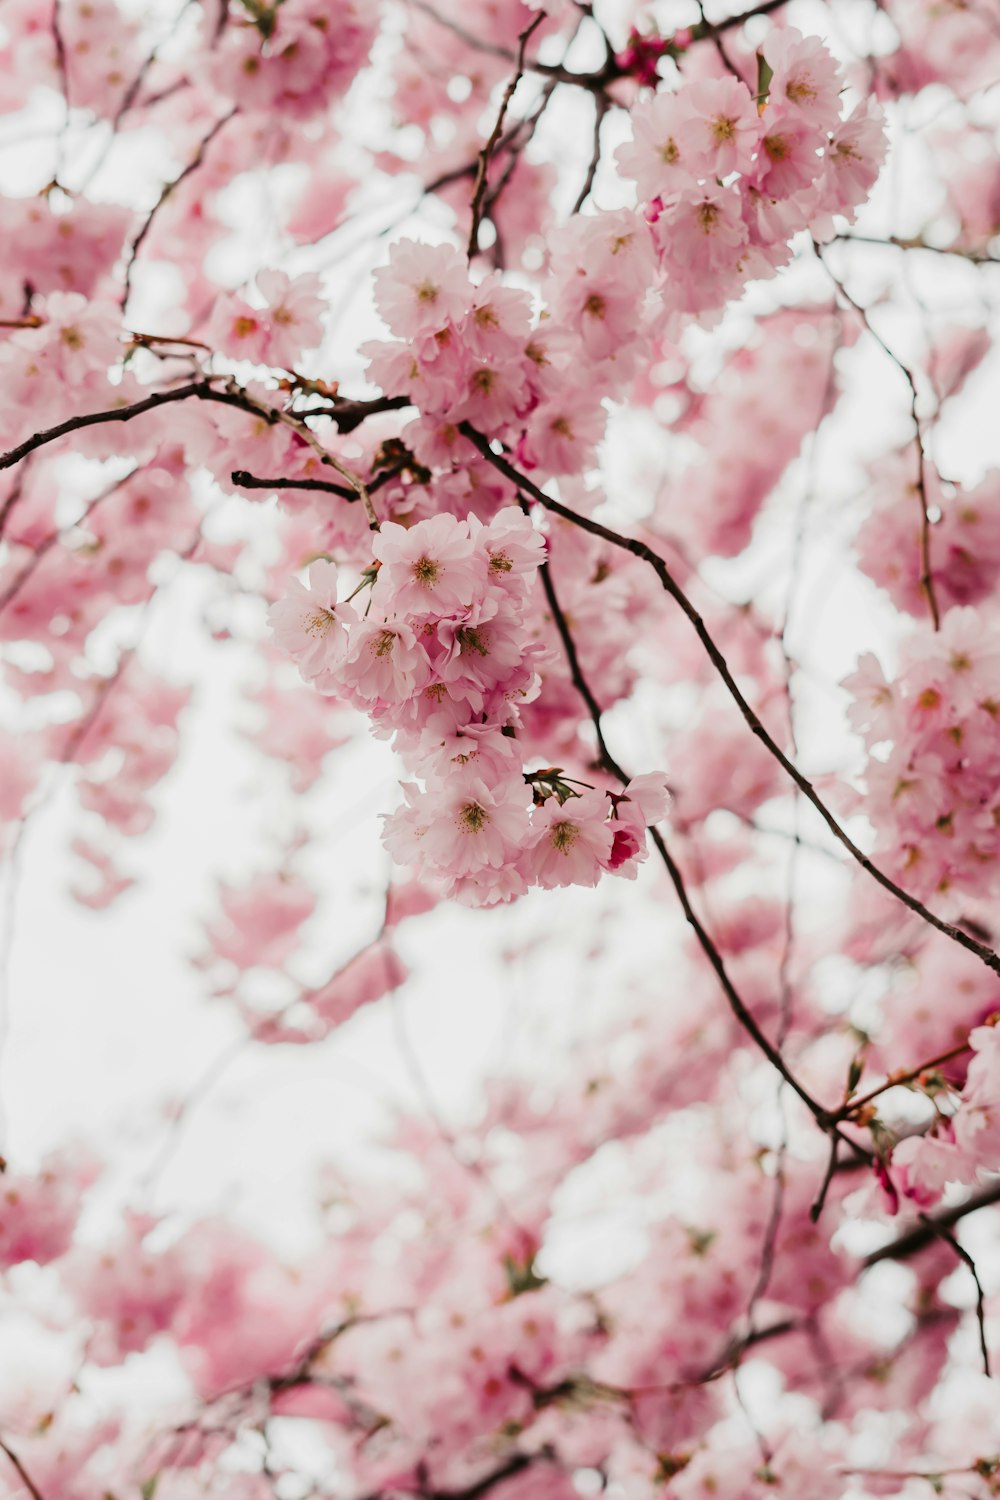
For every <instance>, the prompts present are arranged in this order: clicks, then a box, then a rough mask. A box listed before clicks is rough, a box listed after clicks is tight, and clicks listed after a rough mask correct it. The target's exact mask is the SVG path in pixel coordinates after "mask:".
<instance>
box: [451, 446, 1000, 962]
mask: <svg viewBox="0 0 1000 1500" xmlns="http://www.w3.org/2000/svg"><path fill="white" fill-rule="evenodd" d="M459 431H460V432H461V433H462V435H463V436H464V437H467V438H468V439H469V441H470V442H471V443H472V444H473V446H474V447H475V448H477V449H478V451H479V452H480V453H481V454H482V456H483V458H485V459H486V461H487V463H490V464H492V465H493V467H494V468H495V469H497V470H498V472H499V473H501V474H503V475H505V476H506V478H507V479H509V480H510V481H511V482H512V483H513V484H515V485H517V486H518V487H520V488H521V489H523V490H524V491H525V492H526V493H527V494H529V495H530V496H531V497H532V499H533V500H536V501H537V502H538V504H539V505H541V506H543V507H544V508H545V509H546V510H548V511H551V512H552V514H553V515H557V516H561V517H562V518H563V520H564V521H569V522H570V523H571V524H572V525H574V526H579V527H580V528H581V530H583V531H589V532H590V533H591V535H592V536H599V537H601V538H603V540H604V541H606V542H610V543H611V544H612V546H615V547H620V548H622V549H623V550H624V551H625V552H631V553H632V555H633V557H638V558H640V559H641V560H642V561H643V562H645V563H648V564H649V566H650V567H651V568H652V569H653V571H654V572H655V573H656V576H657V577H658V578H659V580H660V583H661V584H662V586H663V588H664V590H665V591H666V592H667V593H668V594H669V595H670V597H671V598H672V599H673V600H674V602H675V603H676V604H677V605H678V606H679V607H680V609H681V610H682V611H683V613H684V614H685V615H686V616H687V618H688V620H689V621H690V622H691V624H692V626H693V627H694V630H695V633H696V635H697V636H698V639H699V640H700V641H701V644H702V646H703V647H704V648H705V652H706V654H707V655H708V658H709V660H710V661H711V663H712V665H713V666H714V667H715V670H716V671H717V672H718V674H719V676H720V677H721V678H722V681H723V682H724V683H725V685H726V688H727V689H728V691H729V694H730V696H731V697H732V699H733V701H734V702H735V704H736V706H737V708H738V709H739V711H740V713H741V714H742V715H743V718H744V720H745V721H746V723H747V725H748V727H749V729H750V731H751V733H752V734H754V735H755V736H756V738H757V739H758V740H760V742H761V744H762V745H763V746H764V747H765V749H766V750H767V751H768V752H769V754H771V755H773V756H774V758H775V760H776V761H777V762H778V764H779V765H780V766H781V767H782V769H783V770H784V771H785V772H786V774H787V775H788V776H790V777H791V779H792V781H794V783H795V785H796V786H797V787H798V788H799V790H800V791H801V792H802V793H803V794H804V795H805V797H806V798H807V799H808V801H809V802H811V803H812V805H813V807H814V808H815V809H816V811H817V812H818V813H819V815H820V817H821V818H822V819H823V822H824V823H825V824H826V826H827V828H829V830H830V832H831V833H832V834H833V836H834V838H835V839H837V841H838V842H839V843H840V844H842V845H843V847H844V848H845V849H846V850H847V852H848V854H850V856H851V858H852V859H854V860H855V861H856V862H857V863H858V864H859V865H860V866H861V868H862V869H863V870H866V871H867V873H868V874H869V875H870V876H871V877H872V879H873V880H875V881H877V882H878V884H879V885H880V886H882V888H883V890H886V891H889V892H890V894H891V895H893V896H895V897H896V899H897V900H898V901H900V902H902V904H903V905H904V906H906V907H908V908H909V910H910V911H912V912H914V913H915V915H917V916H918V917H922V918H923V920H924V921H925V922H927V923H928V924H929V926H931V927H933V928H935V929H936V931H938V932H941V933H943V934H944V935H945V937H948V938H950V939H951V940H952V942H954V943H957V944H958V945H959V947H961V948H964V949H966V951H967V952H969V953H974V954H975V955H976V957H977V958H978V959H979V960H980V962H981V963H984V964H985V965H986V967H987V968H988V969H990V970H992V972H993V973H994V974H1000V957H998V956H997V954H996V953H994V951H993V949H992V948H988V947H987V946H986V944H985V943H981V942H979V941H978V940H977V939H976V938H973V937H970V936H969V935H968V934H967V933H965V932H963V931H962V930H961V928H959V927H955V926H953V925H952V923H950V922H945V921H944V920H943V918H941V917H939V916H936V915H935V913H934V912H932V911H931V910H930V908H929V907H927V906H925V905H924V903H923V902H922V901H920V900H919V899H918V898H917V897H916V896H911V895H910V893H909V891H905V890H903V888H902V886H899V885H897V884H896V882H895V881H894V880H892V879H891V878H890V876H888V875H886V874H885V873H884V871H882V870H880V869H879V867H878V866H877V865H876V864H874V863H873V862H872V860H870V859H869V858H868V856H867V854H864V853H863V852H862V850H861V849H859V848H858V846H857V844H856V843H855V842H854V840H853V839H852V838H851V836H850V835H849V834H848V833H847V832H846V831H845V830H844V829H843V828H842V827H841V826H840V824H839V823H838V822H837V819H836V818H835V817H834V815H833V813H832V812H831V811H830V809H829V808H828V807H827V805H826V803H825V802H824V801H823V799H822V798H821V797H820V795H819V793H818V792H817V791H816V788H815V787H814V786H813V784H812V782H811V781H810V780H809V779H808V777H806V776H804V775H803V774H802V772H801V771H800V770H799V769H798V767H797V766H796V765H795V764H794V763H793V762H792V761H790V760H789V759H788V756H787V755H786V754H785V753H784V751H783V750H782V749H781V746H780V745H779V744H778V743H777V741H776V740H775V739H774V738H773V737H772V735H771V734H769V732H768V731H767V729H766V728H765V727H764V725H763V724H762V723H761V721H760V719H759V718H758V716H757V714H756V713H755V712H754V710H753V708H752V707H751V706H750V704H749V703H748V702H747V700H746V698H745V697H744V696H743V694H742V692H741V691H740V689H739V687H738V686H737V683H736V681H735V679H734V677H733V674H732V672H730V670H729V667H728V665H727V663H726V659H725V657H724V656H723V654H722V652H721V651H720V650H719V648H718V646H717V645H716V644H715V641H714V640H713V639H712V637H711V635H710V634H709V631H708V628H707V626H706V625H705V622H704V620H703V619H702V617H701V615H700V614H699V613H698V611H697V609H695V607H694V605H693V604H692V603H691V601H690V599H689V598H688V597H687V595H686V594H685V593H684V590H683V589H682V588H681V587H680V585H679V584H678V583H677V581H676V579H675V578H674V576H673V574H672V573H671V571H670V569H669V567H668V565H667V563H666V561H665V559H664V558H662V557H661V556H660V554H659V553H658V552H654V551H653V549H652V547H649V546H647V545H646V543H645V542H641V541H639V540H638V538H637V537H630V536H623V535H622V534H621V533H620V532H617V531H613V530H612V529H611V527H610V526H603V525H602V524H601V522H600V521H594V520H592V519H591V517H590V516H585V515H581V514H580V513H579V512H578V511H575V510H571V509H570V507H569V506H568V505H563V504H562V502H561V501H559V500H555V499H553V497H552V496H551V495H547V494H546V493H545V491H544V490H541V489H539V487H538V485H537V484H535V483H534V482H533V481H532V480H531V479H529V478H528V477H527V476H526V475H524V474H522V473H520V471H519V470H517V469H516V468H515V467H514V465H513V464H512V463H511V462H510V461H509V460H508V459H507V458H505V457H504V456H503V455H502V454H500V453H495V452H494V451H493V448H492V447H491V446H490V442H489V439H488V438H486V437H484V436H483V434H482V433H481V432H479V431H478V430H477V429H476V428H475V427H472V426H471V425H470V424H469V423H468V422H460V423H459Z"/></svg>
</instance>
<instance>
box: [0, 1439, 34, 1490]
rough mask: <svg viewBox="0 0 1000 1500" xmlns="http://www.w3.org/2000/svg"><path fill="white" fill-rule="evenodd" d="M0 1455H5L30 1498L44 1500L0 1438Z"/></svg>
mask: <svg viewBox="0 0 1000 1500" xmlns="http://www.w3.org/2000/svg"><path fill="white" fill-rule="evenodd" d="M0 1453H5V1454H6V1455H7V1457H8V1459H9V1460H10V1462H11V1464H12V1465H13V1467H14V1468H15V1469H16V1470H17V1475H18V1478H19V1479H20V1481H21V1483H22V1484H23V1485H24V1487H25V1489H26V1490H27V1491H28V1494H29V1495H30V1496H31V1497H32V1500H45V1496H44V1495H43V1494H42V1492H41V1490H40V1489H39V1488H38V1486H37V1484H36V1483H35V1481H34V1480H33V1479H32V1477H31V1475H30V1474H29V1473H28V1471H27V1469H26V1468H25V1467H24V1464H23V1463H22V1462H21V1460H20V1459H19V1458H18V1456H17V1454H16V1453H15V1452H14V1450H13V1448H9V1447H8V1446H7V1444H6V1443H5V1442H4V1440H3V1438H0Z"/></svg>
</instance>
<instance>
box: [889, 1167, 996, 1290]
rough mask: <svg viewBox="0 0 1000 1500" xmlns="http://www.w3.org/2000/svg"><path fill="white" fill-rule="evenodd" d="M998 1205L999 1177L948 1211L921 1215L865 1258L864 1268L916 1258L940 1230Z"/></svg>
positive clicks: (947, 1209) (945, 1209)
mask: <svg viewBox="0 0 1000 1500" xmlns="http://www.w3.org/2000/svg"><path fill="white" fill-rule="evenodd" d="M994 1203H1000V1178H997V1179H996V1180H995V1181H994V1182H991V1183H990V1184H989V1185H988V1186H987V1187H984V1188H980V1190H979V1192H978V1193H973V1194H972V1195H971V1196H970V1197H968V1198H964V1199H963V1200H962V1202H961V1203H955V1204H953V1205H952V1206H951V1208H944V1209H941V1211H940V1212H939V1213H936V1214H933V1215H932V1214H923V1215H922V1216H921V1222H920V1223H919V1224H917V1225H915V1226H914V1227H913V1228H912V1229H907V1230H906V1231H905V1232H904V1233H903V1234H900V1235H897V1236H896V1238H895V1239H894V1240H890V1241H889V1243H888V1244H887V1245H880V1246H879V1248H878V1249H877V1250H873V1251H872V1252H871V1253H870V1254H869V1255H866V1256H865V1259H864V1266H865V1268H866V1269H867V1268H868V1267H869V1266H875V1265H878V1263H879V1261H882V1260H906V1259H908V1258H909V1256H911V1255H916V1254H917V1253H918V1252H919V1251H921V1250H926V1248H927V1246H928V1245H930V1244H931V1243H932V1242H933V1241H934V1240H935V1239H937V1238H938V1236H939V1233H940V1231H941V1230H942V1229H950V1228H951V1227H952V1225H953V1224H957V1223H958V1222H959V1220H960V1219H964V1218H967V1217H968V1215H969V1214H974V1213H978V1212H979V1210H980V1209H981V1208H989V1207H990V1206H991V1204H994Z"/></svg>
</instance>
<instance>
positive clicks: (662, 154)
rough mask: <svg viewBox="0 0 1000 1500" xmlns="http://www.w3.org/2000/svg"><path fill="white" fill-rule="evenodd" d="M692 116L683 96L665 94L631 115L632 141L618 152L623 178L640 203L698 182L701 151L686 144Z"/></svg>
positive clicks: (652, 99)
mask: <svg viewBox="0 0 1000 1500" xmlns="http://www.w3.org/2000/svg"><path fill="white" fill-rule="evenodd" d="M690 118H691V115H690V110H689V108H688V104H687V102H686V99H685V97H684V96H683V95H681V94H676V93H670V92H668V91H667V90H663V91H661V92H660V93H657V94H654V95H653V96H652V97H651V98H648V99H643V100H642V101H641V102H640V103H638V104H637V105H636V106H635V108H634V109H633V110H632V112H631V124H632V137H633V138H632V140H631V141H626V143H625V144H624V145H623V146H619V147H618V150H617V151H616V152H615V160H616V161H617V163H618V167H619V170H620V171H621V174H622V176H623V177H631V178H632V179H633V181H634V182H635V184H636V186H637V188H638V191H639V197H640V199H642V200H644V201H649V200H650V199H652V198H657V197H667V196H669V195H670V194H671V193H674V192H677V191H679V190H681V189H686V188H688V187H692V186H693V185H694V183H695V182H696V181H697V166H698V163H697V151H696V148H695V147H694V146H693V145H691V144H689V143H688V142H687V141H686V140H685V131H686V128H687V125H688V123H689V121H690Z"/></svg>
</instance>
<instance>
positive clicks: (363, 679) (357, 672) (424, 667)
mask: <svg viewBox="0 0 1000 1500" xmlns="http://www.w3.org/2000/svg"><path fill="white" fill-rule="evenodd" d="M345 667H347V668H350V672H349V674H348V672H347V671H346V670H345V671H344V672H342V673H341V680H342V682H343V686H344V690H345V691H346V692H348V693H349V694H350V696H351V697H352V698H354V699H355V700H357V699H361V700H362V701H366V700H367V701H368V702H373V701H374V702H378V700H383V701H384V702H387V703H402V702H404V701H405V700H407V699H409V698H412V696H413V694H414V693H415V692H418V691H419V690H420V689H421V688H422V687H423V686H424V684H425V683H426V682H427V679H428V677H429V676H430V667H429V665H428V661H427V654H426V652H425V651H423V650H422V649H421V647H420V646H419V645H418V643H417V638H416V636H415V635H414V633H413V631H412V630H411V629H410V627H409V625H405V624H403V622H402V621H394V622H393V623H392V624H389V623H388V622H386V621H382V622H380V621H378V620H364V621H362V622H361V624H359V625H358V626H356V627H355V628H354V629H353V630H352V631H351V640H350V648H349V655H348V657H347V658H346V661H345Z"/></svg>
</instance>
